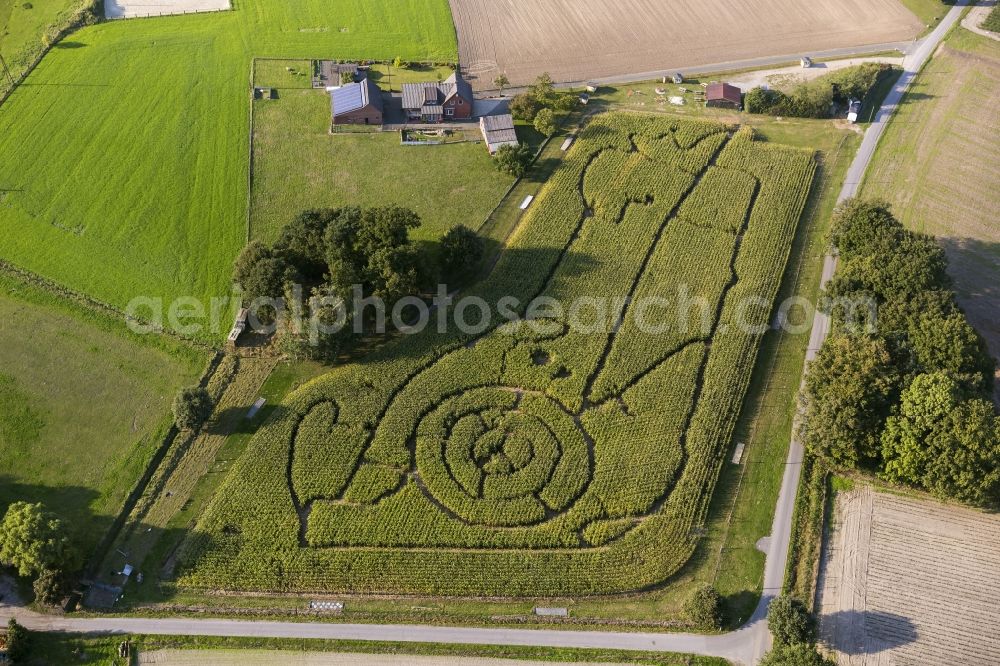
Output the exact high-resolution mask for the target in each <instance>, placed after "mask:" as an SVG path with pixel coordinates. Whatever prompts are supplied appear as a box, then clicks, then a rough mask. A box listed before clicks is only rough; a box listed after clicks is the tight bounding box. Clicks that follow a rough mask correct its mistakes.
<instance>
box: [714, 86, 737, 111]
mask: <svg viewBox="0 0 1000 666" xmlns="http://www.w3.org/2000/svg"><path fill="white" fill-rule="evenodd" d="M705 106H711V107H713V108H717V109H736V110H737V111H738V110H740V109H742V108H743V91H742V90H740V89H739V88H737V87H736V86H734V85H730V84H728V83H710V84H708V87H707V88H706V89H705Z"/></svg>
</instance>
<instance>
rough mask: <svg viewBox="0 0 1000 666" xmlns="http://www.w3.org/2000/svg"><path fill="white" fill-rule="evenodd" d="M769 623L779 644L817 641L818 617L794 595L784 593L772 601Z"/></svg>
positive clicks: (768, 614) (775, 640) (768, 616)
mask: <svg viewBox="0 0 1000 666" xmlns="http://www.w3.org/2000/svg"><path fill="white" fill-rule="evenodd" d="M767 625H768V628H769V629H770V630H771V635H772V636H773V637H774V642H775V643H776V644H778V645H794V644H796V643H809V644H811V643H815V642H816V618H815V617H813V615H812V613H810V612H809V609H808V608H806V606H805V604H803V603H802V602H801V601H799V600H798V599H796V598H794V597H791V596H788V595H782V596H780V597H777V598H776V599H774V600H773V601H771V605H770V606H769V607H768V610H767Z"/></svg>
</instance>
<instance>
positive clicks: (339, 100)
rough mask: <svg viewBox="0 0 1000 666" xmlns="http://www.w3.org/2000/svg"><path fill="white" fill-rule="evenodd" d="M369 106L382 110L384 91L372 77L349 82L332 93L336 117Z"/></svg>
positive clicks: (331, 98) (332, 106) (331, 102)
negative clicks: (358, 81) (357, 81)
mask: <svg viewBox="0 0 1000 666" xmlns="http://www.w3.org/2000/svg"><path fill="white" fill-rule="evenodd" d="M369 106H371V107H374V108H375V109H378V110H379V111H381V110H382V91H380V90H379V89H378V86H377V85H375V82H374V81H372V80H371V79H368V78H366V79H365V80H364V81H361V82H360V83H348V84H347V85H345V86H341V87H340V88H337V89H336V90H334V91H332V92H331V93H330V108H331V109H332V110H333V116H334V118H336V117H337V116H342V115H344V114H345V113H351V112H352V111H358V110H360V109H364V108H366V107H369Z"/></svg>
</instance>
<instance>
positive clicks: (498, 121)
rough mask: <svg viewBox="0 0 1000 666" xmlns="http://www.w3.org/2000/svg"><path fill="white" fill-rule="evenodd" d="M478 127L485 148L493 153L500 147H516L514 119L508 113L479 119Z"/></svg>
mask: <svg viewBox="0 0 1000 666" xmlns="http://www.w3.org/2000/svg"><path fill="white" fill-rule="evenodd" d="M479 127H480V129H481V130H482V133H483V139H485V140H486V147H487V148H489V151H490V153H494V152H496V151H497V149H499V148H500V147H501V146H506V145H510V146H516V145H518V140H517V131H516V130H515V129H514V118H513V117H512V116H511V115H510V114H509V113H503V114H500V115H496V116H484V117H482V118H480V119H479Z"/></svg>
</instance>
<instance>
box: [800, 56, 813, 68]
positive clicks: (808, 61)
mask: <svg viewBox="0 0 1000 666" xmlns="http://www.w3.org/2000/svg"><path fill="white" fill-rule="evenodd" d="M799 64H800V65H802V69H809V68H810V67H812V66H813V61H812V58H810V57H809V56H802V57H801V58H799Z"/></svg>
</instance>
